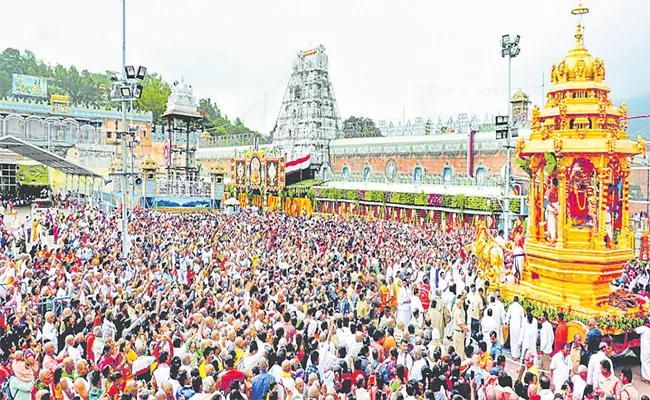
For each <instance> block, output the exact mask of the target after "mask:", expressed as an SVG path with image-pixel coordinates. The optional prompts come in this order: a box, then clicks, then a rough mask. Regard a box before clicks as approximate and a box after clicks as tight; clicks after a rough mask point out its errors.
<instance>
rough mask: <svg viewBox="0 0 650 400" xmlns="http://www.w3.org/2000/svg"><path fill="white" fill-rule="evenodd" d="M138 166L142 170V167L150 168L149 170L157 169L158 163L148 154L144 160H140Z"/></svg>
mask: <svg viewBox="0 0 650 400" xmlns="http://www.w3.org/2000/svg"><path fill="white" fill-rule="evenodd" d="M140 166H141V168H142V169H143V170H144V169H150V170H151V169H153V170H157V169H158V163H157V162H156V160H154V159H153V158H151V157H149V156H147V158H145V159H144V160H142V164H141V165H140Z"/></svg>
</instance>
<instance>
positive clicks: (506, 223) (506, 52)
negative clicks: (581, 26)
mask: <svg viewBox="0 0 650 400" xmlns="http://www.w3.org/2000/svg"><path fill="white" fill-rule="evenodd" d="M519 39H520V36H519V35H517V36H515V38H514V40H512V41H511V40H510V35H503V36H502V37H501V57H504V58H505V57H508V128H507V135H506V173H505V175H506V176H505V183H504V192H505V193H504V198H505V199H504V200H505V201H504V210H503V216H504V220H503V236H504V238H505V239H506V240H507V238H508V237H509V236H510V174H511V171H510V157H511V146H510V137H511V133H512V115H511V114H512V110H511V107H510V96H511V94H510V92H511V84H512V59H513V58H515V57H517V56H518V55H519V52H520V49H519Z"/></svg>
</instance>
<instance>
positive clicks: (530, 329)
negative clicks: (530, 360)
mask: <svg viewBox="0 0 650 400" xmlns="http://www.w3.org/2000/svg"><path fill="white" fill-rule="evenodd" d="M522 328H523V335H522V336H523V344H522V346H521V351H522V352H523V354H526V352H527V351H529V352H530V354H533V355H534V363H535V365H536V366H537V365H538V364H537V359H538V357H537V338H538V336H539V323H538V322H537V318H535V317H534V316H533V313H532V312H531V311H530V309H528V310H527V313H526V317H525V318H524V324H523V327H522Z"/></svg>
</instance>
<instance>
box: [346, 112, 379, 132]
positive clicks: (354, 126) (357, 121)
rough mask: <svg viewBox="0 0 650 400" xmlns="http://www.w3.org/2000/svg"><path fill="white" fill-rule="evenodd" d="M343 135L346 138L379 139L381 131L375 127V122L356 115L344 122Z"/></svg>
mask: <svg viewBox="0 0 650 400" xmlns="http://www.w3.org/2000/svg"><path fill="white" fill-rule="evenodd" d="M343 135H344V136H345V137H379V136H382V134H381V131H380V130H379V128H377V126H376V125H375V121H373V120H372V119H370V118H365V117H355V116H354V115H353V116H351V117H349V118H348V119H346V120H345V121H343Z"/></svg>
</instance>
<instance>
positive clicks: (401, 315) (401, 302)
mask: <svg viewBox="0 0 650 400" xmlns="http://www.w3.org/2000/svg"><path fill="white" fill-rule="evenodd" d="M398 282H399V283H398V284H399V285H401V287H400V288H399V292H397V321H396V322H397V323H399V322H400V321H402V322H403V323H404V329H406V328H407V327H408V326H409V321H410V320H411V295H412V294H411V289H409V287H408V283H407V282H404V283H402V282H401V281H398Z"/></svg>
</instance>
